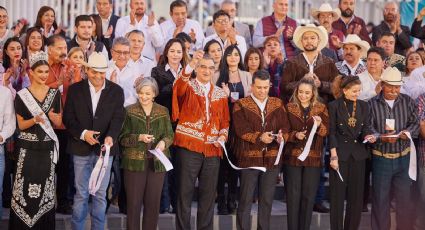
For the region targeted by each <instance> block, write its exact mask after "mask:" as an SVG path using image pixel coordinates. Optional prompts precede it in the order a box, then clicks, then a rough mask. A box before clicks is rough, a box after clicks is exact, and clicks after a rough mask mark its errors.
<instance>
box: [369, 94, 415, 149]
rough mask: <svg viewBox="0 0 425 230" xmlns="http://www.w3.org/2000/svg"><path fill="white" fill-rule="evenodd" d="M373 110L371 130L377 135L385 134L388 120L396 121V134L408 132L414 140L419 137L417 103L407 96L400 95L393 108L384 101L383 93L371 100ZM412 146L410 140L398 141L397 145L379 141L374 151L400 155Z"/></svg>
mask: <svg viewBox="0 0 425 230" xmlns="http://www.w3.org/2000/svg"><path fill="white" fill-rule="evenodd" d="M369 105H370V108H371V117H370V119H371V122H370V124H371V130H372V132H373V133H374V134H375V135H380V134H385V133H387V132H388V131H386V130H385V121H386V119H395V132H396V133H397V134H398V133H400V131H403V130H407V131H409V132H410V134H411V135H412V137H413V138H415V137H417V136H418V133H419V121H418V112H417V108H416V104H415V101H414V100H413V99H412V98H410V97H409V96H407V95H405V94H400V95H399V96H398V97H397V98H396V100H395V101H394V106H393V107H392V108H391V107H390V106H389V105H388V104H387V102H386V101H385V99H384V96H383V93H381V94H379V95H377V96H375V97H373V98H372V99H370V100H369ZM409 146H410V141H409V140H402V139H400V138H399V139H398V140H397V141H396V142H395V143H383V142H381V141H380V140H379V138H378V141H377V142H376V143H375V144H374V145H373V149H375V150H378V151H380V152H382V153H400V152H402V151H403V150H405V149H406V148H408V147H409Z"/></svg>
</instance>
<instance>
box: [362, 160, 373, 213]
mask: <svg viewBox="0 0 425 230" xmlns="http://www.w3.org/2000/svg"><path fill="white" fill-rule="evenodd" d="M371 172H372V159H366V162H365V175H364V188H363V205H367V204H368V203H369V200H370V173H371Z"/></svg>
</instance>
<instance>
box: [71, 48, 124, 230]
mask: <svg viewBox="0 0 425 230" xmlns="http://www.w3.org/2000/svg"><path fill="white" fill-rule="evenodd" d="M84 65H85V66H86V68H85V72H86V74H87V78H88V79H86V80H84V81H81V82H78V83H75V84H73V85H72V86H71V87H70V88H69V91H68V98H67V101H66V104H65V108H64V117H63V121H64V123H65V125H66V127H67V128H68V132H69V134H70V135H69V139H68V145H67V152H68V153H70V154H73V162H74V172H75V188H76V194H75V196H74V206H73V213H72V221H71V223H72V229H84V225H85V219H86V216H87V213H88V200H89V188H88V185H89V179H90V174H91V172H92V170H93V168H94V165H95V164H96V161H97V160H98V159H99V157H98V154H99V152H100V148H101V143H102V144H104V145H109V146H111V151H110V154H111V156H113V155H115V154H118V145H117V144H116V143H117V139H118V135H119V134H120V132H121V128H122V124H123V122H124V107H123V104H124V93H123V90H122V88H121V87H120V86H118V85H116V84H115V83H113V82H111V81H109V80H105V77H106V70H107V68H108V60H107V57H106V56H104V55H102V54H100V53H97V52H93V53H92V54H91V55H90V57H89V59H88V63H84ZM103 164H107V167H106V171H105V174H104V175H105V176H104V178H103V179H102V180H101V182H100V183H101V184H100V187H99V190H98V191H96V192H95V195H94V196H93V197H92V207H91V208H92V210H91V212H90V213H91V226H92V228H93V229H104V225H105V209H106V199H105V196H106V188H107V186H108V183H109V178H110V171H111V165H112V157H110V158H109V160H108V161H106V160H105V161H104V162H103Z"/></svg>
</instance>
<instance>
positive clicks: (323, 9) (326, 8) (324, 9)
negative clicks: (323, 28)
mask: <svg viewBox="0 0 425 230" xmlns="http://www.w3.org/2000/svg"><path fill="white" fill-rule="evenodd" d="M339 12H340V11H338V10H334V9H332V6H331V5H330V4H329V3H323V4H322V5H320V7H319V9H315V8H313V9H311V16H312V17H313V18H314V19H316V20H319V14H320V13H332V16H333V18H332V19H333V20H334V21H336V20H337V19H338V18H339V17H340V13H339Z"/></svg>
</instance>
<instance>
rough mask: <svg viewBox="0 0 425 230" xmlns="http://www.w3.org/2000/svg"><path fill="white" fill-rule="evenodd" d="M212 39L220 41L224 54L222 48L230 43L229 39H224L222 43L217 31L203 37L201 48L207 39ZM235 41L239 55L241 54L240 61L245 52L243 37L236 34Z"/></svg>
mask: <svg viewBox="0 0 425 230" xmlns="http://www.w3.org/2000/svg"><path fill="white" fill-rule="evenodd" d="M213 39H214V40H216V41H218V42H219V43H220V45H221V47H222V50H223V54H224V50H225V49H226V47H227V46H229V45H230V44H229V39H226V40H225V41H224V43H223V40H221V38H220V36H218V34H217V33H215V34H213V35H210V36H208V37H206V38H205V39H204V43H203V44H202V48H204V47H205V45H206V44H207V42H209V41H211V40H213ZM236 42H237V44H238V45H237V46H238V48H239V50H240V51H241V55H242V57H241V61H242V60H243V59H244V57H245V53H246V50H247V47H246V41H245V38H244V37H242V36H240V35H236Z"/></svg>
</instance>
